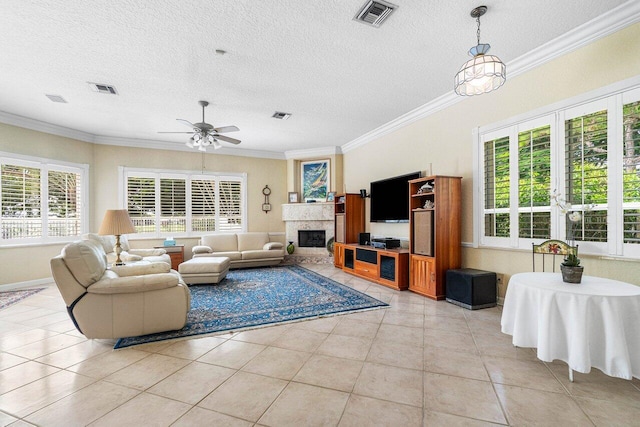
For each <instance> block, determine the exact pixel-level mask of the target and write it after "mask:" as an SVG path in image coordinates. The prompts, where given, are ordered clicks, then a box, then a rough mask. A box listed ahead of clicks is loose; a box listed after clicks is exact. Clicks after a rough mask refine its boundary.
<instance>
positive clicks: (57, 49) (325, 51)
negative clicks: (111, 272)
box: [0, 0, 625, 153]
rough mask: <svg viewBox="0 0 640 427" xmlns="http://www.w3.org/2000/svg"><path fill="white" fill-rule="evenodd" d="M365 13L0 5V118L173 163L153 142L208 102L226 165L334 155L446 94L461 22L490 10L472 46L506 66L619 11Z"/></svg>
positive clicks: (164, 2)
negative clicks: (286, 155) (237, 157)
mask: <svg viewBox="0 0 640 427" xmlns="http://www.w3.org/2000/svg"><path fill="white" fill-rule="evenodd" d="M364 2H365V0H319V1H309V0H262V1H258V0H215V1H211V0H200V1H198V0H155V1H144V0H138V1H135V0H109V1H102V0H95V1H87V0H81V1H80V0H39V1H27V0H1V1H0V112H5V113H9V114H12V115H17V116H23V117H27V118H30V119H34V120H38V121H42V122H46V123H51V124H55V125H59V126H63V127H67V128H71V129H74V130H78V131H82V132H86V133H89V134H92V135H96V136H101V137H112V138H125V139H139V140H146V141H148V144H149V145H150V146H151V145H153V144H154V143H157V142H158V141H164V142H170V143H173V144H175V146H176V148H178V149H181V148H182V147H184V142H185V141H186V139H187V138H188V135H166V134H158V131H184V130H187V131H188V128H185V127H184V126H183V125H181V124H180V123H178V122H176V120H175V119H176V118H181V119H186V120H189V121H191V122H198V121H200V119H201V110H200V106H199V105H198V100H207V101H209V102H210V103H211V105H210V106H209V107H208V108H207V110H206V119H207V120H206V121H207V122H209V123H212V124H213V125H214V126H226V125H236V126H238V127H239V128H240V132H236V133H234V134H229V136H232V137H234V138H239V139H241V140H242V141H243V142H242V144H241V145H240V146H238V149H241V150H265V151H271V152H277V153H282V152H286V151H292V150H306V149H319V148H322V147H331V146H342V145H344V144H346V143H348V142H349V141H352V140H354V139H355V138H358V137H360V136H361V135H363V134H365V133H367V132H369V131H371V130H373V129H375V128H377V127H379V126H381V125H383V124H385V123H387V122H389V121H391V120H393V119H395V118H397V117H399V116H401V115H402V114H405V113H407V112H408V111H410V110H412V109H415V108H417V107H419V106H421V105H423V104H426V103H428V102H429V101H432V100H433V99H435V98H437V97H439V96H442V95H444V94H447V93H450V92H452V89H453V88H452V82H453V76H454V74H455V73H456V71H457V70H458V68H459V67H460V66H461V65H462V63H464V62H465V61H466V60H467V55H466V52H467V51H468V49H469V48H470V47H471V46H473V45H475V44H476V24H475V21H474V20H473V19H472V18H471V17H470V16H469V12H470V10H471V9H472V8H473V7H475V6H478V5H480V4H485V5H487V6H488V8H489V10H488V12H487V14H486V15H485V16H484V17H483V18H482V20H481V21H482V25H481V29H482V34H481V40H482V42H485V43H491V45H492V51H491V53H492V54H494V55H497V56H499V57H500V58H501V59H502V60H503V61H504V62H506V63H507V64H508V63H509V61H512V60H514V59H516V58H518V57H521V56H522V55H524V54H526V53H527V52H529V51H531V50H532V49H534V48H536V47H539V46H540V45H542V44H544V43H546V42H548V41H550V40H553V39H555V38H557V37H559V36H561V35H562V34H564V33H566V32H568V31H570V30H572V29H574V28H576V27H578V26H580V25H582V24H584V23H585V22H588V21H590V20H593V19H596V18H598V16H599V15H601V14H603V13H605V12H607V11H609V10H611V9H613V8H615V7H617V6H619V5H620V4H623V3H625V1H624V0H573V1H569V0H566V1H565V0H563V1H559V0H529V1H526V2H525V1H509V0H487V1H484V2H482V1H480V2H479V1H477V0H476V1H473V2H472V1H451V0H395V1H392V2H393V3H395V4H397V5H398V6H399V8H398V9H397V10H396V11H395V12H394V13H393V15H391V17H390V18H389V19H388V20H387V21H386V23H384V25H383V26H382V27H380V28H373V27H370V26H368V25H364V24H360V23H357V22H355V21H353V20H352V18H353V16H354V15H355V14H356V12H358V10H359V9H360V7H361V6H362V5H363V4H364ZM216 49H223V50H226V51H227V52H228V53H227V54H226V55H217V54H216V53H215V50H216ZM508 73H509V70H508V69H507V75H508ZM87 82H97V83H107V84H111V85H113V86H115V87H116V89H117V90H118V92H119V94H118V95H117V96H110V95H104V94H99V93H96V92H92V91H91V90H90V89H89V87H88V85H87ZM506 84H509V82H508V79H507V83H506ZM45 94H55V95H61V96H62V97H64V98H65V99H66V100H67V101H68V103H67V104H61V103H53V102H51V101H50V100H49V99H48V98H46V97H45ZM276 110H277V111H284V112H288V113H292V117H291V118H290V119H289V120H286V121H285V120H276V119H273V118H271V115H272V114H273V113H274V111H276ZM138 142H140V141H138ZM210 151H212V150H211V149H210Z"/></svg>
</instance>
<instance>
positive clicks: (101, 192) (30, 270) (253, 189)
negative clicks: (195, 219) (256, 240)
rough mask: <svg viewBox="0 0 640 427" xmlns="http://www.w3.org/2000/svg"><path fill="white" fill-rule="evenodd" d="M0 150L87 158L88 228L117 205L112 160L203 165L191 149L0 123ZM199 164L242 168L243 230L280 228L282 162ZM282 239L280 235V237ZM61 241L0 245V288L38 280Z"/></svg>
mask: <svg viewBox="0 0 640 427" xmlns="http://www.w3.org/2000/svg"><path fill="white" fill-rule="evenodd" d="M0 151H3V152H8V153H13V154H22V155H29V156H38V157H43V158H48V159H55V160H61V161H67V162H75V163H83V164H88V165H89V166H90V168H89V171H90V172H89V180H90V182H89V212H90V225H89V229H90V231H94V232H95V231H97V230H98V228H99V227H100V223H101V221H102V217H103V216H104V212H105V211H106V210H107V209H115V208H118V207H119V205H118V166H129V167H141V168H150V169H156V170H157V169H170V170H184V171H201V170H203V158H202V155H201V154H200V153H197V152H182V151H168V150H144V149H140V148H128V147H120V146H109V145H98V144H91V143H86V142H82V141H77V140H74V139H70V138H63V137H59V136H55V135H51V134H47V133H42V132H36V131H31V130H27V129H23V128H19V127H15V126H9V125H4V124H0ZM204 157H205V158H204V170H205V171H216V172H239V173H243V172H246V173H247V205H248V206H247V211H248V230H249V231H269V232H272V233H276V234H277V233H284V223H283V222H282V212H281V205H282V204H283V203H286V202H287V173H286V171H287V162H286V161H285V160H273V159H259V158H252V157H239V156H223V155H218V154H214V153H210V154H205V156H204ZM265 185H269V188H270V189H271V190H272V192H271V195H270V197H269V201H270V203H271V206H272V210H271V211H270V212H269V213H266V214H265V213H264V212H263V211H262V203H263V201H264V195H263V194H262V189H263V188H264V186H265ZM177 240H178V241H179V243H184V244H185V245H186V251H185V257H187V258H189V257H190V255H189V254H190V248H191V247H192V246H193V245H194V244H196V243H197V238H184V239H180V238H177ZM282 240H284V237H283V238H282ZM161 242H162V240H159V239H152V240H141V241H135V240H133V241H132V246H133V247H138V248H140V247H150V246H152V245H154V244H161ZM63 246H64V244H50V245H29V246H17V247H16V246H14V247H4V248H3V247H0V266H1V267H0V269H1V272H2V274H1V275H0V288H1V287H2V285H10V284H15V283H23V282H30V281H38V280H41V279H47V278H49V277H50V276H51V272H50V269H49V260H50V259H51V258H52V257H53V256H55V255H57V254H59V253H60V250H61V249H62V247H63Z"/></svg>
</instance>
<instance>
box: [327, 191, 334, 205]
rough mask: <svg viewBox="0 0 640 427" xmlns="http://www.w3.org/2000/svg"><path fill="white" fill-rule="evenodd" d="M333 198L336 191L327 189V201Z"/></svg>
mask: <svg viewBox="0 0 640 427" xmlns="http://www.w3.org/2000/svg"><path fill="white" fill-rule="evenodd" d="M335 199H336V192H335V191H329V193H327V202H333V201H334V200H335Z"/></svg>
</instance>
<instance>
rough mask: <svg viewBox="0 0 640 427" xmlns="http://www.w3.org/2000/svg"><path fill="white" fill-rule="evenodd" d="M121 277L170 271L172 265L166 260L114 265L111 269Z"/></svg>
mask: <svg viewBox="0 0 640 427" xmlns="http://www.w3.org/2000/svg"><path fill="white" fill-rule="evenodd" d="M110 270H111V271H113V272H114V273H116V274H117V275H118V276H119V277H124V276H139V275H142V274H157V273H170V272H171V266H170V265H169V264H167V263H166V262H140V263H137V264H128V265H114V266H112V267H111V269H110Z"/></svg>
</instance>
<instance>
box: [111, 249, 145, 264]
mask: <svg viewBox="0 0 640 427" xmlns="http://www.w3.org/2000/svg"><path fill="white" fill-rule="evenodd" d="M114 253H115V252H114ZM107 258H108V257H107ZM120 259H121V260H122V261H123V262H133V261H142V257H141V256H140V255H133V254H130V253H129V252H125V251H122V252H121V253H120Z"/></svg>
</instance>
